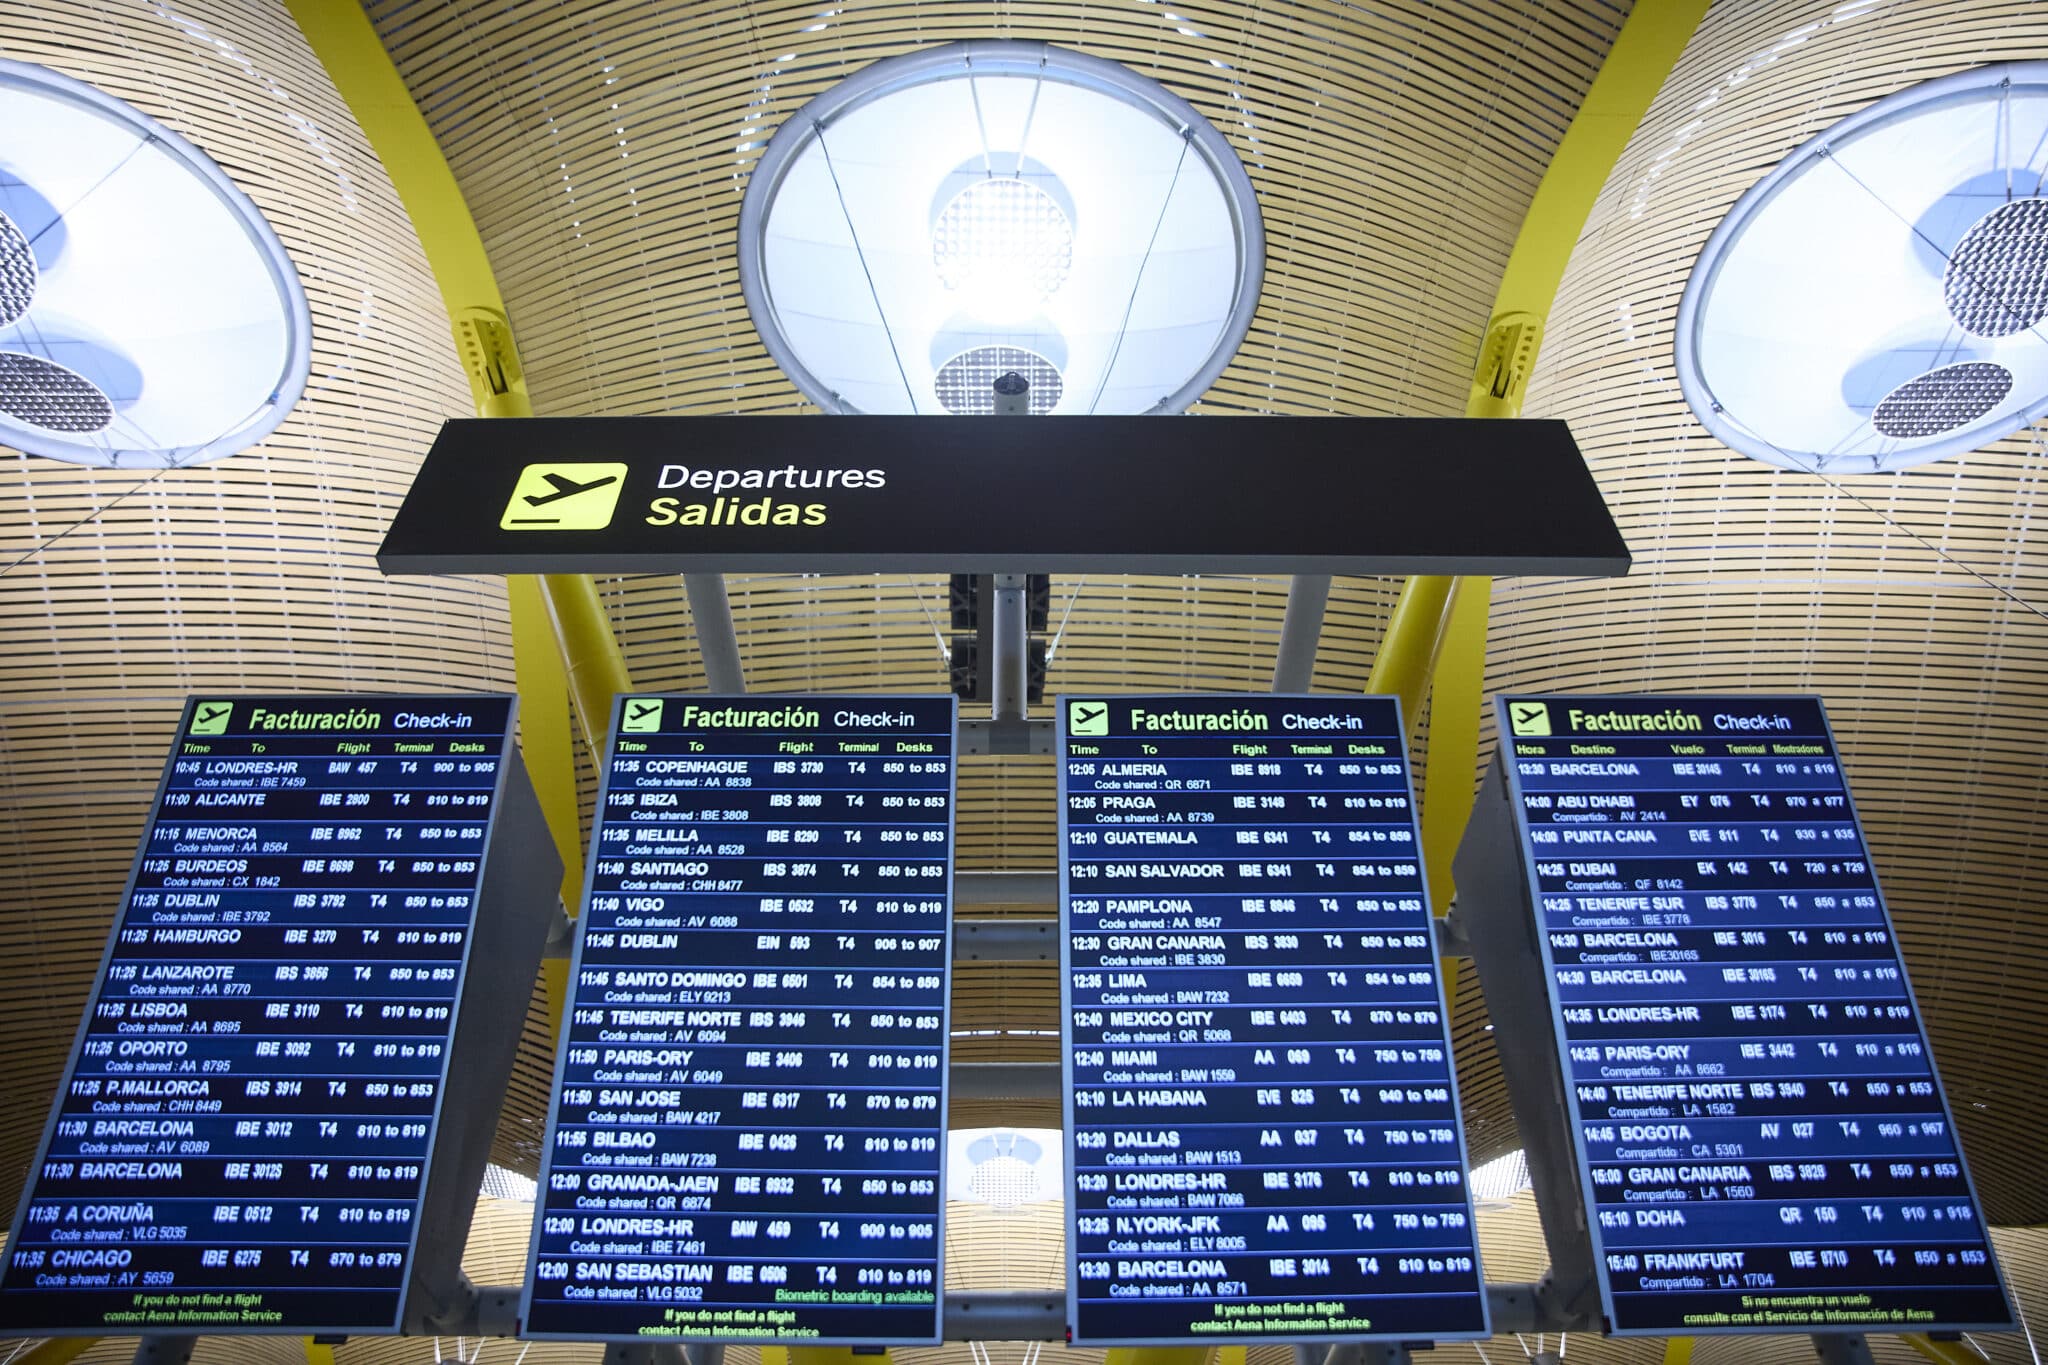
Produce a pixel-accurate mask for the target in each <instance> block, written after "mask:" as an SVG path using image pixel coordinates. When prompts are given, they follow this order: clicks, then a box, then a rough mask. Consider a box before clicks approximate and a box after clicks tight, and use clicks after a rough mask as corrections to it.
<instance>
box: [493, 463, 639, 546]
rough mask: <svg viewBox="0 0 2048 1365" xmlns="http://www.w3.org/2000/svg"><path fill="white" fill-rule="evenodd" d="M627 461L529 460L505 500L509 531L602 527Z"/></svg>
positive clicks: (504, 524) (502, 521)
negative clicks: (583, 462) (576, 462)
mask: <svg viewBox="0 0 2048 1365" xmlns="http://www.w3.org/2000/svg"><path fill="white" fill-rule="evenodd" d="M625 479H626V466H624V465H622V464H530V465H528V466H526V468H524V469H522V470H520V471H519V482H518V483H516V484H514V485H513V488H512V496H511V498H510V499H509V500H508V501H507V502H506V503H505V513H504V515H503V516H502V517H500V518H499V519H498V526H499V528H500V529H502V530H506V531H601V530H603V529H604V528H605V527H607V526H609V525H611V522H612V513H613V512H615V511H617V510H618V506H619V493H620V491H621V490H622V489H623V488H624V487H625Z"/></svg>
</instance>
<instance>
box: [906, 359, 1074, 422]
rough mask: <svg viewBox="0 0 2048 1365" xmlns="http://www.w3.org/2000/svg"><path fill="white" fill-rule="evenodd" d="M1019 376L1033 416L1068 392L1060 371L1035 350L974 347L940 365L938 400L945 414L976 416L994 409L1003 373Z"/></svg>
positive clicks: (1048, 410)
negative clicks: (998, 381)
mask: <svg viewBox="0 0 2048 1365" xmlns="http://www.w3.org/2000/svg"><path fill="white" fill-rule="evenodd" d="M1012 373H1014V374H1019V375H1022V376H1023V377H1024V382H1025V383H1027V384H1029V385H1030V386H1031V388H1030V391H1029V392H1028V393H1026V395H1025V401H1026V402H1027V403H1028V404H1029V405H1030V408H1031V411H1032V412H1033V413H1035V414H1041V415H1042V414H1044V413H1047V412H1050V411H1052V406H1053V404H1055V403H1057V402H1059V401H1060V395H1061V394H1063V393H1065V392H1066V390H1067V386H1066V381H1065V380H1064V379H1063V378H1061V376H1060V372H1059V368H1058V367H1057V366H1055V365H1054V364H1053V363H1052V362H1051V361H1050V360H1047V359H1046V358H1045V357H1044V356H1042V355H1039V354H1038V353H1037V352H1036V351H1026V350H1023V349H1022V348H1020V347H1016V346H977V347H975V348H974V349H973V350H971V351H962V352H961V353H960V354H959V355H956V356H954V357H953V358H952V359H951V360H949V361H947V362H946V363H945V364H943V365H941V366H939V374H938V391H939V401H940V402H941V403H944V404H945V405H946V411H947V412H951V413H956V414H958V415H960V416H963V417H978V416H982V415H984V414H987V413H992V412H994V411H995V410H996V395H995V384H996V381H997V380H998V379H1001V378H1002V377H1003V376H1004V375H1006V374H1012Z"/></svg>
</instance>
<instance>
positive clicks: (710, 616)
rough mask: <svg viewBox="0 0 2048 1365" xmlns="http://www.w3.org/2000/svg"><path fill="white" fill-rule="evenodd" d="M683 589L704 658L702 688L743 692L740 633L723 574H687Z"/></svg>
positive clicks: (718, 691) (744, 688)
mask: <svg viewBox="0 0 2048 1365" xmlns="http://www.w3.org/2000/svg"><path fill="white" fill-rule="evenodd" d="M683 592H684V593H685V594H686V595H687V596H688V597H689V599H690V619H691V620H692V621H694V622H696V625H697V652H698V653H699V654H700V655H702V656H703V659H704V690H705V691H706V692H711V693H738V692H744V691H746V690H747V673H746V669H745V668H743V667H742V666H741V664H740V641H739V635H738V633H737V632H736V631H734V629H733V625H732V603H731V601H730V600H728V599H727V597H726V595H725V575H724V574H716V573H686V574H684V575H683Z"/></svg>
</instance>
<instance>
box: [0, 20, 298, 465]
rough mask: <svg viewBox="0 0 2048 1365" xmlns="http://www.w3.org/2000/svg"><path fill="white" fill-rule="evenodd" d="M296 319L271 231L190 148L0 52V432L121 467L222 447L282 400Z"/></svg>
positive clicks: (291, 385)
mask: <svg viewBox="0 0 2048 1365" xmlns="http://www.w3.org/2000/svg"><path fill="white" fill-rule="evenodd" d="M311 331H312V329H311V325H310V315H309V313H308V310H307V307H306V296H305V292H304V291H303V290H302V289H301V288H300V285H299V277H298V274H297V273H296V272H295V271H294V270H293V269H292V264H291V260H290V258H289V257H287V256H286V255H285V251H284V247H283V246H282V245H281V244H280V243H279V242H278V240H277V234H276V233H274V232H272V231H271V229H270V225H269V224H268V223H266V222H264V220H263V215H262V214H261V213H260V212H258V210H257V208H256V206H255V205H254V204H253V203H251V202H250V201H249V198H248V196H246V195H244V194H243V193H242V192H241V190H239V189H237V188H236V187H235V185H234V183H233V182H232V181H230V180H229V179H228V177H227V176H226V174H224V173H223V172H222V171H221V169H220V167H218V166H216V165H215V164H214V163H213V162H212V160H211V159H209V158H208V157H207V155H206V154H205V153H204V152H202V151H200V150H199V149H198V148H197V147H194V146H193V145H192V144H191V143H189V142H187V141H186V140H185V139H184V138H182V137H179V136H178V135H177V134H176V133H174V132H172V131H171V130H170V129H168V128H166V127H164V126H163V125H162V124H160V123H158V122H157V121H156V120H154V119H152V118H150V117H149V116H148V115H146V114H143V113H141V112H140V111H138V110H136V109H134V108H131V107H130V106H129V105H127V104H124V103H123V102H121V101H120V100H117V99H115V98H114V97H113V96H111V95H108V94H105V93H103V92H102V91H99V90H96V89H94V88H93V87H92V86H90V85H87V84H85V83H84V82H82V81H77V80H73V79H72V78H70V77H69V76H62V75H59V74H57V73H56V72H54V71H50V70H47V69H45V68H43V67H40V66H33V65H30V64H28V63H26V62H15V61H4V60H0V443H4V444H6V445H11V446H14V447H15V448H17V449H19V450H25V451H28V452H30V453H32V454H36V455H46V456H49V457H51V458H53V459H58V460H65V461H69V462H70V463H73V464H84V465H105V466H118V467H123V468H129V467H152V466H159V467H160V466H175V465H188V464H196V463H200V462H202V461H205V460H212V459H219V458H221V457H222V456H226V455H232V454H233V453H235V452H236V451H238V450H241V449H244V448H245V447H247V446H250V445H253V444H254V443H256V442H257V441H260V440H262V439H263V438H264V437H265V436H267V435H269V434H270V433H271V432H272V431H273V430H275V429H276V427H277V425H278V423H280V422H282V421H283V420H284V418H285V415H286V414H287V413H288V412H290V411H291V408H292V405H293V404H294V403H295V402H297V401H298V397H299V394H300V393H301V392H302V391H303V390H304V388H305V384H306V373H307V368H308V359H309V354H310V338H311Z"/></svg>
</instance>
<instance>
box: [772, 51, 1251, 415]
mask: <svg viewBox="0 0 2048 1365" xmlns="http://www.w3.org/2000/svg"><path fill="white" fill-rule="evenodd" d="M736 150H738V151H741V152H744V151H746V150H747V149H746V148H744V147H742V148H738V149H736ZM1264 259H1265V238H1264V234H1263V231H1262V229H1261V227H1260V223H1259V213H1258V205H1257V202H1256V199H1255V197H1254V195H1253V193H1252V188H1251V181H1250V179H1249V178H1248V177H1247V176H1246V175H1245V172H1244V168H1243V166H1242V165H1240V164H1239V163H1238V160H1237V157H1236V155H1235V154H1234V153H1233V152H1232V151H1231V149H1230V146H1229V144H1228V143H1227V142H1226V141H1225V140H1224V139H1223V136H1222V135H1221V134H1220V133H1218V132H1217V131H1216V130H1215V128H1213V127H1211V126H1210V124H1209V123H1208V122H1207V120H1205V119H1204V118H1202V116H1201V115H1200V114H1199V113H1197V112H1196V111H1195V109H1194V108H1193V107H1192V106H1191V105H1189V104H1188V103H1187V102H1186V101H1185V100H1183V99H1181V98H1180V97H1179V96H1177V95H1175V94H1173V93H1171V92H1170V91H1168V90H1167V89H1166V88H1165V87H1163V86H1161V85H1160V84H1158V83H1157V82H1156V81H1152V80H1150V79H1148V78H1146V77H1143V76H1140V75H1138V74H1137V73H1135V72H1133V71H1130V70H1128V69H1127V68H1125V67H1122V66H1119V65H1117V64H1116V63H1114V62H1108V61H1103V60H1101V59H1099V58H1094V57H1084V56H1081V55H1080V54H1078V53H1074V52H1068V51H1065V50H1064V49H1061V48H1057V47H1052V46H1049V45H1046V44H1043V43H1029V42H1007V41H1005V42H972V43H954V44H949V45H946V46H942V47H934V48H927V49H924V50H922V51H919V52H915V53H911V54H909V55H907V56H903V57H896V58H891V59H888V60H885V61H880V62H876V63H874V64H873V65H872V66H869V67H867V68H865V69H863V70H862V71H861V72H859V73H858V74H857V75H855V76H853V77H851V78H850V79H848V80H846V81H844V82H842V83H840V84H839V85H838V86H836V87H834V88H833V89H832V90H830V91H827V92H826V93H825V94H823V95H820V96H818V97H817V98H816V99H814V100H812V101H811V102H810V103H809V104H808V105H806V106H804V108H802V109H800V110H798V111H797V113H796V114H794V115H793V116H791V117H790V118H789V119H787V120H786V121H785V122H784V123H783V125H782V127H781V128H780V129H779V130H778V131H777V132H776V134H775V137H774V138H773V140H772V141H770V143H769V144H768V148H767V150H766V151H765V152H763V153H762V156H761V159H760V161H759V163H758V164H757V165H756V166H755V167H754V171H753V174H752V177H751V179H750V180H749V181H748V184H747V192H746V198H745V200H744V202H743V204H742V206H741V210H740V236H739V260H740V281H741V285H742V287H743V289H744V290H745V292H746V297H747V305H748V308H749V310H750V311H751V312H752V314H753V318H754V324H755V326H756V327H757V328H759V329H760V332H761V336H762V339H763V341H764V342H765V344H766V345H767V347H768V350H769V353H770V354H771V355H773V356H774V357H775V359H776V361H777V363H779V364H780V365H781V366H782V368H783V369H784V370H785V371H786V372H787V373H788V374H789V376H790V378H791V379H792V380H793V381H794V382H795V383H796V385H797V387H798V388H799V389H801V390H802V391H803V392H804V393H805V394H806V395H807V396H808V397H810V398H811V399H813V400H814V401H816V402H817V403H818V404H819V405H820V406H821V407H823V408H825V409H826V410H827V411H829V412H842V413H853V412H877V413H883V412H886V413H946V412H957V411H988V410H990V409H989V407H988V406H985V405H983V400H982V399H981V398H980V397H963V390H961V389H960V388H959V387H958V385H957V384H956V383H955V378H956V377H957V376H958V375H959V374H960V373H961V371H962V368H963V365H962V362H964V360H965V358H966V357H968V356H973V355H981V354H984V353H988V354H992V353H995V352H997V351H1007V352H1017V353H1021V354H1023V355H1026V356H1029V357H1031V358H1033V359H1034V360H1035V361H1036V363H1037V364H1038V365H1039V366H1040V367H1042V368H1041V370H1040V371H1039V372H1038V373H1033V372H1032V371H1031V370H1030V369H1029V368H1027V362H1024V361H1019V362H1018V363H1013V364H1010V365H1008V366H1006V368H1007V369H1015V370H1017V371H1018V372H1019V373H1023V374H1024V375H1025V377H1026V378H1027V379H1029V380H1030V382H1031V384H1032V393H1031V410H1032V411H1033V412H1040V411H1050V412H1053V413H1056V414H1057V413H1088V412H1096V413H1141V412H1179V411H1181V410H1182V409H1184V408H1186V407H1187V406H1188V405H1189V404H1190V403H1192V402H1193V401H1194V400H1195V399H1196V398H1198V397H1200V396H1201V394H1202V393H1203V392H1204V391H1205V390H1206V389H1207V388H1208V387H1209V385H1210V384H1211V383H1212V382H1214V380H1215V378H1216V376H1217V375H1218V374H1220V373H1221V372H1222V370H1223V367H1224V366H1225V365H1226V364H1227V363H1229V360H1230V357H1231V356H1232V355H1233V354H1234V353H1235V352H1236V350H1237V347H1238V344H1239V342H1241V341H1242V340H1243V338H1244V334H1245V331H1246V329H1247V328H1248V327H1249V325H1250V322H1251V315H1252V310H1253V308H1254V307H1255V306H1256V305H1257V302H1258V293H1259V281H1260V276H1261V273H1262V270H1263V265H1264ZM972 363H973V364H974V365H976V366H978V365H979V364H980V362H979V361H975V362H972ZM949 367H952V368H953V375H952V376H947V371H948V369H949ZM1047 372H1049V375H1048V373H1047ZM999 373H1000V372H999ZM942 376H947V377H945V378H943V379H942ZM993 377H994V376H991V378H993ZM1048 378H1050V380H1051V383H1050V384H1048V383H1047V382H1046V381H1047V379H1048ZM1049 394H1050V398H1049V400H1048V395H1049ZM963 403H964V404H965V406H961V404H963Z"/></svg>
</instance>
